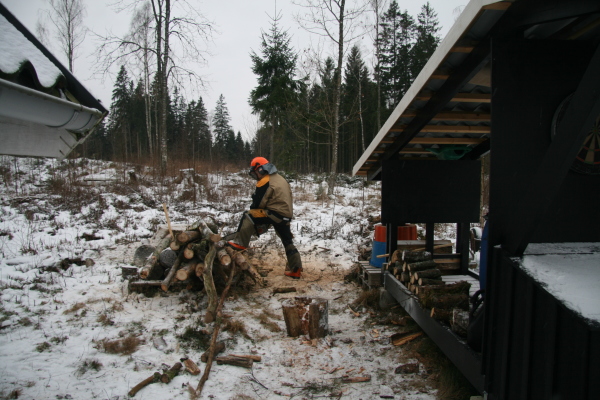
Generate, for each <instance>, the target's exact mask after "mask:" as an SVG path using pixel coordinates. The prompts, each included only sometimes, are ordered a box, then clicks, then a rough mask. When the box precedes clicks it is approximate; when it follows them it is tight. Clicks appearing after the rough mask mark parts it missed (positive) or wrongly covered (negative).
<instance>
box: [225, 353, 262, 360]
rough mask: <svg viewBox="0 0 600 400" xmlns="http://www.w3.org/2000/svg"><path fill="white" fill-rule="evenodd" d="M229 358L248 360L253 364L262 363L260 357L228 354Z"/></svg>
mask: <svg viewBox="0 0 600 400" xmlns="http://www.w3.org/2000/svg"><path fill="white" fill-rule="evenodd" d="M229 356H230V357H238V358H249V359H251V360H252V361H254V362H261V361H262V357H261V356H257V355H254V354H248V355H245V354H229Z"/></svg>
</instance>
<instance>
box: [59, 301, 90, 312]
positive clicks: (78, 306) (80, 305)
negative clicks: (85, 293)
mask: <svg viewBox="0 0 600 400" xmlns="http://www.w3.org/2000/svg"><path fill="white" fill-rule="evenodd" d="M86 307H87V305H86V304H85V303H75V304H73V306H72V307H71V308H68V309H66V310H65V311H63V314H75V313H76V312H77V311H79V310H81V309H83V308H86Z"/></svg>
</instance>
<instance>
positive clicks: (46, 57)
mask: <svg viewBox="0 0 600 400" xmlns="http://www.w3.org/2000/svg"><path fill="white" fill-rule="evenodd" d="M0 37H1V40H0V54H2V57H0V154H8V155H16V156H39V157H56V158H59V159H62V158H64V157H66V156H67V155H68V154H69V152H71V151H72V150H73V148H75V146H76V145H77V144H79V143H81V142H82V141H83V140H85V138H86V137H87V136H89V134H90V133H91V132H92V131H93V129H94V128H95V127H96V126H97V124H98V123H99V122H100V121H101V120H102V118H104V116H105V115H106V114H107V110H106V109H105V108H104V107H103V106H102V104H101V103H100V102H99V101H98V100H97V99H96V98H94V97H93V96H92V95H91V93H90V92H89V91H88V90H87V89H86V88H85V87H84V86H83V85H82V84H81V83H80V82H79V81H78V80H77V79H76V78H75V77H74V76H73V75H72V74H71V73H70V72H69V70H67V69H66V68H65V67H64V66H63V65H62V64H61V63H60V62H59V61H58V60H57V59H56V57H54V56H53V55H52V53H50V52H49V51H48V49H46V48H45V47H44V46H43V45H42V44H41V43H40V42H39V41H38V40H37V39H36V38H35V36H33V35H32V34H31V33H30V32H29V31H28V30H27V29H26V28H25V27H24V26H23V25H22V24H21V23H20V22H19V21H18V20H17V19H16V18H15V17H14V16H13V15H12V14H11V13H10V12H9V11H8V10H7V9H6V8H5V7H4V6H3V5H2V4H1V3H0Z"/></svg>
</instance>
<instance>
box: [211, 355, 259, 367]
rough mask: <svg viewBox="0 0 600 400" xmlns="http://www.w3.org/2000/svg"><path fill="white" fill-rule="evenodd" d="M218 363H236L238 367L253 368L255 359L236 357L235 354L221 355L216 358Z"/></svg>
mask: <svg viewBox="0 0 600 400" xmlns="http://www.w3.org/2000/svg"><path fill="white" fill-rule="evenodd" d="M216 360H217V364H219V365H222V364H227V365H235V366H236V367H244V368H252V365H253V364H254V361H253V360H252V359H250V358H244V357H234V356H220V357H217V358H216Z"/></svg>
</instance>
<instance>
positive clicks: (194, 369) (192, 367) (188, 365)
mask: <svg viewBox="0 0 600 400" xmlns="http://www.w3.org/2000/svg"><path fill="white" fill-rule="evenodd" d="M181 361H182V362H183V365H185V369H186V371H187V372H189V373H190V374H192V375H199V374H200V368H198V365H197V364H196V363H195V362H194V361H192V360H191V359H189V358H182V359H181Z"/></svg>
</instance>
